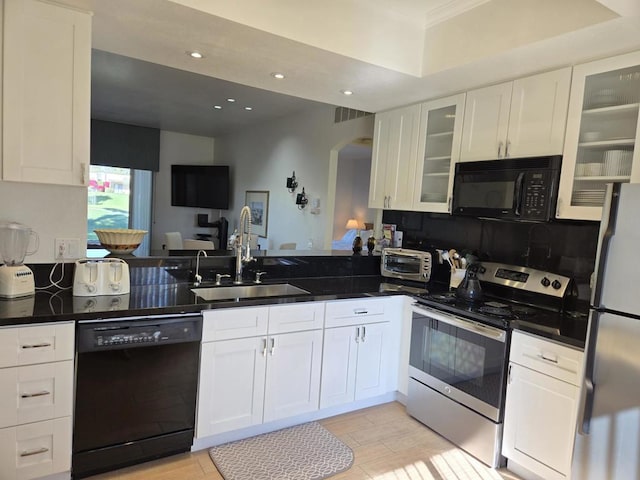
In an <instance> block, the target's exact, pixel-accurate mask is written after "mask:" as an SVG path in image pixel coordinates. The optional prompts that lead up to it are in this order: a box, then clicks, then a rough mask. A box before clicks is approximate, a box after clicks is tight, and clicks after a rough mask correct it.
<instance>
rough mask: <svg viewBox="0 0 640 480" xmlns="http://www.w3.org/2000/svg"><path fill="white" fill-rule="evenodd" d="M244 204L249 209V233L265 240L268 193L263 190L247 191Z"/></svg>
mask: <svg viewBox="0 0 640 480" xmlns="http://www.w3.org/2000/svg"><path fill="white" fill-rule="evenodd" d="M244 204H245V205H247V206H248V207H249V208H250V209H251V233H255V234H257V235H258V236H260V237H263V238H267V222H268V220H269V192H268V191H265V190H247V191H246V193H245V199H244Z"/></svg>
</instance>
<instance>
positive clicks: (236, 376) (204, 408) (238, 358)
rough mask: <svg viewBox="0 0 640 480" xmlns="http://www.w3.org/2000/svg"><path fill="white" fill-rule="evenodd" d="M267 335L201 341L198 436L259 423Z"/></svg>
mask: <svg viewBox="0 0 640 480" xmlns="http://www.w3.org/2000/svg"><path fill="white" fill-rule="evenodd" d="M265 343H266V337H250V338H237V339H234V340H222V341H219V342H208V343H203V344H202V352H201V356H200V386H199V387H200V388H199V396H198V425H197V429H196V436H197V437H198V438H202V437H206V436H209V435H214V434H216V433H222V432H228V431H231V430H236V429H239V428H244V427H250V426H252V425H258V424H260V423H262V411H263V406H264V374H265V370H266V365H267V357H266V355H265V354H264V353H263V352H264V345H265Z"/></svg>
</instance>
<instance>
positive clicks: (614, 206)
mask: <svg viewBox="0 0 640 480" xmlns="http://www.w3.org/2000/svg"><path fill="white" fill-rule="evenodd" d="M619 199H620V184H619V183H613V184H609V185H607V192H606V195H605V202H604V206H603V207H602V222H601V225H600V233H599V237H600V238H599V239H598V249H597V252H596V258H597V261H596V271H595V280H596V281H595V285H594V286H593V291H592V292H591V305H593V306H594V307H596V308H598V307H603V305H602V286H603V281H604V273H605V269H606V265H607V256H608V253H609V245H610V244H611V238H612V237H613V236H614V235H615V232H616V217H617V215H618V202H619Z"/></svg>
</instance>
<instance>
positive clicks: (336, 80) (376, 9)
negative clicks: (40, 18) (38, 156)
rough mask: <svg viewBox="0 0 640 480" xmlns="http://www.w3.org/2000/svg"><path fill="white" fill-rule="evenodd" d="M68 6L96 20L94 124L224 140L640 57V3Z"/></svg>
mask: <svg viewBox="0 0 640 480" xmlns="http://www.w3.org/2000/svg"><path fill="white" fill-rule="evenodd" d="M58 1H61V2H65V3H68V4H71V5H73V6H76V7H80V8H86V9H89V10H91V11H92V12H93V15H94V16H93V48H94V54H93V65H92V115H93V116H94V117H95V118H101V119H105V120H112V121H120V122H124V123H132V124H136V125H145V126H151V127H156V128H162V129H166V130H173V131H178V132H185V133H193V134H197V135H207V136H214V137H215V136H219V135H222V134H225V133H228V132H230V131H233V130H236V129H240V128H246V127H247V126H249V125H251V124H253V123H258V122H264V121H267V120H269V119H272V118H275V117H280V116H285V115H289V114H291V113H293V112H299V111H301V110H304V109H307V108H312V107H314V106H317V105H318V104H319V103H324V104H330V105H341V106H346V107H350V108H354V109H358V110H365V111H371V112H376V111H381V110H385V109H389V108H393V107H396V106H400V105H406V104H410V103H415V102H418V101H421V100H425V99H429V98H436V97H439V96H444V95H448V94H451V93H455V92H459V91H464V90H467V89H469V88H473V87H476V86H480V85H485V84H491V83H496V82H499V81H504V80H505V79H510V78H515V77H518V76H522V75H527V74H529V73H533V72H537V71H542V70H548V69H552V68H557V67H560V66H565V65H571V64H576V63H581V62H584V61H588V60H590V59H594V58H601V57H604V56H608V55H612V54H617V53H623V52H626V51H631V50H635V49H640V29H638V28H637V25H638V21H639V17H638V16H639V15H640V2H637V1H636V0H599V1H596V0H563V1H562V2H557V1H556V0H393V1H390V0H324V1H323V2H299V1H298V0H270V1H269V2H264V0H236V1H234V2H228V0H136V1H135V2H131V1H130V0H58ZM192 50H198V51H200V52H201V53H203V55H204V58H203V59H200V60H194V59H192V58H191V57H189V56H188V55H187V54H186V52H188V51H192ZM276 71H277V72H282V73H284V74H285V75H286V78H285V79H283V80H277V79H275V78H274V77H273V76H272V75H271V74H272V73H273V72H276ZM344 89H350V90H353V91H354V94H353V95H351V96H348V97H347V96H345V95H343V94H342V93H341V90H344ZM229 97H232V98H236V99H237V102H235V103H234V104H230V103H228V102H226V99H227V98H229ZM216 104H218V105H221V106H222V107H223V109H222V110H215V109H213V105H216ZM245 106H251V107H253V110H251V111H246V110H244V107H245Z"/></svg>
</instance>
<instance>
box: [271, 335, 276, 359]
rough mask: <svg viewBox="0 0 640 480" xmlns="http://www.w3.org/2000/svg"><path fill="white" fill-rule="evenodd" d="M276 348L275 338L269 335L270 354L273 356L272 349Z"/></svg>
mask: <svg viewBox="0 0 640 480" xmlns="http://www.w3.org/2000/svg"><path fill="white" fill-rule="evenodd" d="M275 349H276V339H275V338H273V337H271V356H273V351H274V350H275Z"/></svg>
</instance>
